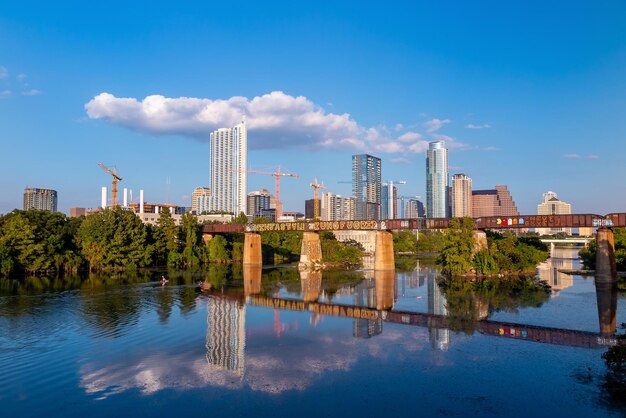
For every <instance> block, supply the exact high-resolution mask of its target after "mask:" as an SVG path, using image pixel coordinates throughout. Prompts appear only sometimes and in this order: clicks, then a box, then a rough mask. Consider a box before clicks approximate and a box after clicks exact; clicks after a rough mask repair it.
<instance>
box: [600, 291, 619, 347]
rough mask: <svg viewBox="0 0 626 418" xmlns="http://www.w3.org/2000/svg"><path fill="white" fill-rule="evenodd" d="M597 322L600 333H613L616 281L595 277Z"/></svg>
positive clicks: (615, 309)
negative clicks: (601, 279)
mask: <svg viewBox="0 0 626 418" xmlns="http://www.w3.org/2000/svg"><path fill="white" fill-rule="evenodd" d="M596 302H597V304H598V322H599V323H600V333H601V334H602V335H607V336H608V335H614V334H615V330H616V329H617V281H616V280H613V281H606V280H603V281H599V280H597V279H596Z"/></svg>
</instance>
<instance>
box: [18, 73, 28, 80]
mask: <svg viewBox="0 0 626 418" xmlns="http://www.w3.org/2000/svg"><path fill="white" fill-rule="evenodd" d="M15 78H17V79H18V81H24V80H26V79H27V78H28V76H27V75H26V74H24V73H20V74H18V75H17V76H16V77H15Z"/></svg>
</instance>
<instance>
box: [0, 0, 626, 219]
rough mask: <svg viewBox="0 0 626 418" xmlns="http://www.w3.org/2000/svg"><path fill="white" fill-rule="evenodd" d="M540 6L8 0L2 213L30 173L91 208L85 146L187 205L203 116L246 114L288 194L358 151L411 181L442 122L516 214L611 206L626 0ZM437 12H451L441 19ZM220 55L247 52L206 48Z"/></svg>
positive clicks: (264, 163) (459, 159) (419, 182)
mask: <svg viewBox="0 0 626 418" xmlns="http://www.w3.org/2000/svg"><path fill="white" fill-rule="evenodd" d="M114 3H115V2H114ZM539 5H540V3H527V4H524V5H498V6H496V7H490V10H489V11H490V13H486V14H483V13H481V8H480V7H475V6H471V5H457V7H455V8H448V7H446V6H445V5H431V6H429V7H428V8H424V7H422V5H420V4H410V3H407V4H403V5H401V6H400V5H399V6H398V7H402V9H403V10H404V12H403V13H401V14H399V13H397V10H398V9H397V8H395V7H389V8H386V9H385V10H379V9H375V8H373V7H367V6H365V7H360V8H358V10H355V8H354V7H352V6H351V5H348V4H344V5H334V6H333V8H332V9H331V8H327V7H324V6H320V5H315V6H306V5H298V6H290V7H278V6H273V5H266V6H264V7H260V6H259V5H255V4H254V3H250V4H246V5H244V6H243V7H241V6H239V5H238V6H237V7H235V6H231V5H214V6H211V7H209V6H198V5H196V6H195V7H189V8H185V7H183V8H181V9H179V10H178V14H179V16H180V17H182V18H181V19H179V20H178V21H177V22H170V20H169V18H170V15H171V13H170V10H169V9H168V8H167V7H162V8H159V7H153V8H152V7H151V10H152V9H154V10H152V11H153V13H151V14H150V16H149V18H145V14H144V12H145V10H144V7H142V6H140V5H136V6H134V7H130V8H128V9H127V13H125V14H124V16H119V14H118V13H116V12H115V11H116V7H115V4H112V5H110V6H111V7H109V8H101V7H99V6H91V9H86V10H85V12H86V13H91V14H90V15H93V16H94V18H90V19H84V18H83V14H81V12H79V11H76V10H75V11H68V10H62V9H63V8H55V7H53V6H51V5H50V6H48V5H41V7H38V8H36V9H35V10H33V9H32V8H30V7H28V6H27V5H23V4H17V3H16V4H13V3H12V4H3V5H2V6H0V23H2V24H0V38H1V39H3V43H2V44H0V126H2V132H0V141H1V144H2V145H3V147H4V149H5V150H10V152H5V153H2V157H0V164H2V167H3V172H5V173H10V174H11V175H5V176H2V178H1V179H0V187H1V189H2V190H3V194H2V196H1V197H0V213H6V212H9V211H11V210H13V209H14V208H19V207H20V206H21V203H20V202H21V199H22V192H23V189H24V188H25V187H37V188H51V189H54V190H57V191H58V193H59V209H60V210H61V211H63V212H66V213H67V212H69V208H70V207H73V206H76V207H97V206H98V205H99V196H100V188H101V187H102V186H109V183H110V182H109V179H108V178H107V176H106V175H105V174H104V173H103V172H102V171H101V170H99V169H98V167H97V166H96V164H97V162H98V161H103V163H105V164H106V165H109V166H113V165H116V166H117V167H118V170H119V171H120V174H121V176H122V177H123V178H124V181H123V182H121V184H120V187H127V188H129V189H133V190H139V189H144V190H145V192H146V200H149V201H156V202H168V201H169V203H174V204H178V205H184V206H190V204H191V196H190V195H191V191H192V190H193V189H194V188H195V187H198V186H209V185H208V184H206V183H205V179H206V178H207V176H208V166H207V164H206V156H207V155H208V149H209V146H208V136H209V134H210V132H212V131H213V130H215V129H218V128H220V127H228V126H233V125H234V124H235V123H237V121H238V120H240V118H241V116H242V115H243V114H245V115H246V116H248V118H249V125H250V132H249V141H250V143H249V146H250V153H249V156H248V159H249V168H250V169H256V170H270V169H274V168H275V167H276V166H278V165H279V164H280V165H281V166H282V167H284V168H285V170H286V171H287V170H289V171H291V172H297V173H298V174H300V176H301V179H300V181H294V182H285V185H284V191H283V194H284V196H283V200H284V207H285V209H286V210H289V211H292V210H302V209H303V203H302V202H304V200H305V199H309V198H311V197H312V193H311V190H310V188H308V187H307V186H306V185H307V184H308V182H309V181H310V180H312V179H313V178H314V177H315V176H317V177H318V178H319V180H320V181H324V182H325V184H326V185H327V186H330V188H329V191H331V192H333V193H335V194H340V195H343V196H350V195H351V190H350V187H349V186H348V185H341V184H335V183H336V182H337V181H345V180H348V179H349V178H350V163H349V161H350V156H351V155H353V154H356V153H372V154H374V155H376V156H378V157H380V158H381V159H382V165H383V167H384V168H383V174H382V175H383V178H384V179H395V178H404V179H406V180H407V184H406V185H405V186H403V187H402V192H401V194H403V195H421V196H422V197H423V198H425V195H426V191H425V178H424V171H425V170H424V166H423V164H424V150H425V146H427V145H426V144H427V143H428V142H429V141H432V140H438V139H443V140H445V141H446V144H447V145H448V146H449V156H448V157H449V163H450V170H449V171H450V174H455V173H458V172H463V173H466V174H467V175H468V176H470V177H471V178H472V179H473V181H474V183H473V187H475V188H476V189H479V190H480V189H486V188H489V187H492V185H494V184H506V185H507V186H508V187H509V190H510V191H511V194H512V195H513V196H514V197H515V200H516V203H517V205H518V208H519V210H520V212H521V213H534V212H535V210H536V204H537V203H536V202H537V200H538V197H539V196H541V193H543V192H544V191H545V190H558V191H559V194H560V196H562V197H563V199H564V200H566V201H567V202H570V203H571V204H572V208H573V211H574V212H579V213H588V212H598V213H608V212H617V211H620V208H621V207H623V206H624V204H626V197H623V196H624V193H623V191H624V190H623V189H622V186H621V184H620V182H619V178H620V167H621V161H620V159H619V156H620V155H621V154H622V153H623V152H624V151H626V143H625V141H623V139H624V136H625V135H626V125H625V122H624V121H623V119H622V118H621V117H620V115H621V114H623V113H624V111H625V110H626V104H624V103H623V100H622V99H621V97H623V96H624V93H626V80H625V77H624V73H625V72H624V71H623V70H624V67H625V66H626V43H625V42H624V39H625V37H624V33H625V29H624V28H626V24H625V22H624V20H625V17H624V16H626V13H624V12H625V11H626V10H625V8H626V6H625V5H624V4H623V3H620V2H609V3H605V4H603V7H597V8H593V7H591V6H589V5H585V4H584V3H582V2H581V3H571V4H568V8H567V9H564V8H561V7H558V6H557V5H550V6H545V5H542V7H541V11H542V13H536V12H535V11H536V10H537V8H538V7H539ZM204 7H206V8H204ZM197 8H199V9H200V10H198V9H197ZM159 9H161V10H159ZM203 12H204V13H203ZM416 16H418V18H416ZM513 16H514V17H513ZM50 17H54V19H51V18H50ZM555 20H558V21H559V22H560V26H559V29H560V30H559V31H555V30H554V25H553V23H554V21H555ZM110 22H116V23H117V24H116V25H115V28H116V29H115V30H114V31H113V30H112V27H113V26H111V25H110ZM242 22H245V23H246V24H242ZM600 22H601V23H600ZM166 23H167V24H166ZM442 25H444V26H446V25H448V26H450V27H452V28H454V30H451V31H446V35H445V36H443V35H439V34H438V33H439V32H438V30H437V28H439V27H441V26H442ZM373 27H375V28H376V29H375V30H372V28H373ZM528 27H533V31H528V30H527V28H528ZM478 28H480V30H479V29H478ZM303 29H304V30H303ZM217 40H219V42H217ZM187 47H188V48H189V50H187V49H186V48H187ZM195 48H199V49H201V50H202V51H203V54H196V53H193V50H194V49H195ZM511 51H515V53H512V52H511ZM200 55H202V56H200ZM216 57H220V58H224V59H225V60H230V62H235V60H241V59H242V57H245V60H247V61H246V65H241V66H239V67H237V66H232V65H231V66H221V67H220V66H215V65H211V64H212V61H214V60H215V58H216ZM321 63H323V64H321ZM598 139H602V141H599V140H598ZM599 144H601V145H599ZM25 162H28V164H25ZM329 173H330V174H332V177H330V176H328V175H327V174H329ZM167 177H170V178H171V184H170V185H168V184H167V183H166V178H167ZM260 188H268V189H270V190H271V189H272V188H273V187H272V180H271V178H262V177H261V178H260V177H254V176H251V177H250V178H249V184H248V190H257V189H260ZM580 190H585V194H582V193H580ZM168 191H169V193H168ZM168 195H169V196H170V198H169V199H168Z"/></svg>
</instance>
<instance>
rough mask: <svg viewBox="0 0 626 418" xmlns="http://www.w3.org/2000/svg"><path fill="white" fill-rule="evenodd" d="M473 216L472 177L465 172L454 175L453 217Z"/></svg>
mask: <svg viewBox="0 0 626 418" xmlns="http://www.w3.org/2000/svg"><path fill="white" fill-rule="evenodd" d="M466 216H467V217H470V218H471V217H472V179H471V178H469V177H468V176H466V175H465V174H455V175H453V176H452V217H454V218H463V217H466Z"/></svg>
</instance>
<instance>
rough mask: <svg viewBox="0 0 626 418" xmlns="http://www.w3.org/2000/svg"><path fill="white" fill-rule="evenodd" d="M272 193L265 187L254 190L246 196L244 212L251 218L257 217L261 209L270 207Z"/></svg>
mask: <svg viewBox="0 0 626 418" xmlns="http://www.w3.org/2000/svg"><path fill="white" fill-rule="evenodd" d="M271 201H272V195H271V193H270V192H269V190H267V189H261V190H255V191H253V192H250V193H248V195H247V196H246V213H247V214H248V216H251V217H252V219H254V218H258V217H260V216H262V215H261V212H262V211H265V210H268V209H270V208H271Z"/></svg>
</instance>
